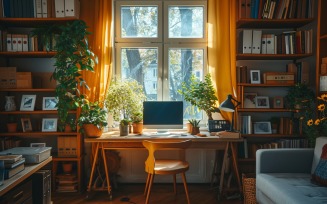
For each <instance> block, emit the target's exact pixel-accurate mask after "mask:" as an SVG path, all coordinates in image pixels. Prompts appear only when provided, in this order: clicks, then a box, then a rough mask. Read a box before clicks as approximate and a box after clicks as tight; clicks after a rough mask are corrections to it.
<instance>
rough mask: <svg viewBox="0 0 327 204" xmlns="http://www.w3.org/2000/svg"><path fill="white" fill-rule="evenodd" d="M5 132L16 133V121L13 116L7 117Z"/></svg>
mask: <svg viewBox="0 0 327 204" xmlns="http://www.w3.org/2000/svg"><path fill="white" fill-rule="evenodd" d="M7 131H8V132H17V121H16V117H15V116H14V115H9V118H8V122H7Z"/></svg>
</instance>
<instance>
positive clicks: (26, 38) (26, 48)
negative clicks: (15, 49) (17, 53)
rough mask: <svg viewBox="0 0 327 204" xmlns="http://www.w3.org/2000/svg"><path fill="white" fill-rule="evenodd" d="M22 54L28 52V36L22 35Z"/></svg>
mask: <svg viewBox="0 0 327 204" xmlns="http://www.w3.org/2000/svg"><path fill="white" fill-rule="evenodd" d="M23 52H28V36H27V35H23Z"/></svg>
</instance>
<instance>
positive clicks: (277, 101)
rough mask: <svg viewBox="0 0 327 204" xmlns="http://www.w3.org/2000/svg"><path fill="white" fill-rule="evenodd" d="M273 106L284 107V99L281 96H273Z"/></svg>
mask: <svg viewBox="0 0 327 204" xmlns="http://www.w3.org/2000/svg"><path fill="white" fill-rule="evenodd" d="M274 108H284V100H283V97H281V96H275V97H274Z"/></svg>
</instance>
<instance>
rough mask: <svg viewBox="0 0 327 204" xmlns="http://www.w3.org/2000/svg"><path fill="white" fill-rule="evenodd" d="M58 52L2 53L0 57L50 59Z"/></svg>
mask: <svg viewBox="0 0 327 204" xmlns="http://www.w3.org/2000/svg"><path fill="white" fill-rule="evenodd" d="M55 54H56V52H53V51H50V52H42V51H40V52H0V56H3V57H17V58H18V57H39V58H49V57H53V56H55Z"/></svg>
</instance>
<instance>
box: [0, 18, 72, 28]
mask: <svg viewBox="0 0 327 204" xmlns="http://www.w3.org/2000/svg"><path fill="white" fill-rule="evenodd" d="M74 20H78V19H77V18H75V17H71V18H0V24H1V25H3V26H10V27H14V26H18V27H35V26H43V25H49V24H65V23H67V22H69V21H74Z"/></svg>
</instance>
